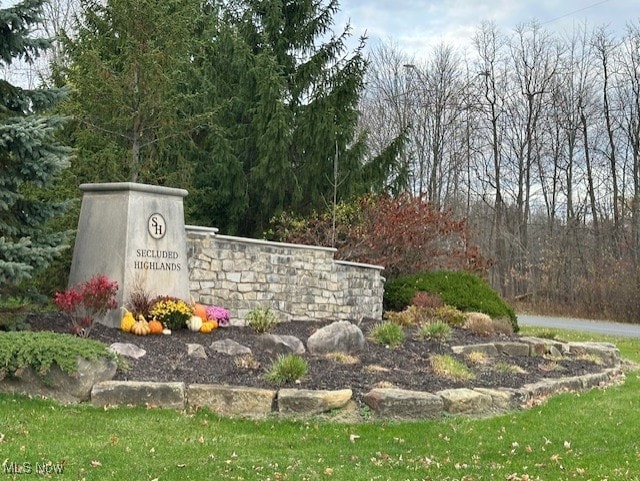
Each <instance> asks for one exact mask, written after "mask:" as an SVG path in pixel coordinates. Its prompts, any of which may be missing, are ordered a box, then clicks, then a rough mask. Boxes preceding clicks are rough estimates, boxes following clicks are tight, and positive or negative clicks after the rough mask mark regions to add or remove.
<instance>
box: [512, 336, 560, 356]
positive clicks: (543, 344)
mask: <svg viewBox="0 0 640 481" xmlns="http://www.w3.org/2000/svg"><path fill="white" fill-rule="evenodd" d="M520 342H524V343H526V344H529V346H530V347H531V354H530V355H531V356H544V355H547V354H548V355H552V356H556V354H557V355H558V357H559V356H562V354H563V353H567V352H568V346H567V344H566V343H564V342H561V341H554V340H553V339H542V338H539V337H529V336H524V337H521V338H520Z"/></svg>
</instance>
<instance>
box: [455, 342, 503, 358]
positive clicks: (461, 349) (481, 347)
mask: <svg viewBox="0 0 640 481" xmlns="http://www.w3.org/2000/svg"><path fill="white" fill-rule="evenodd" d="M451 350H452V351H453V353H454V354H470V353H472V352H480V353H483V354H486V355H487V356H490V357H496V356H497V355H498V350H497V349H496V346H494V345H493V344H491V343H486V344H470V345H468V346H451Z"/></svg>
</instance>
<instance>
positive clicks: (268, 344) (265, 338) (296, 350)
mask: <svg viewBox="0 0 640 481" xmlns="http://www.w3.org/2000/svg"><path fill="white" fill-rule="evenodd" d="M258 346H259V347H260V349H261V350H263V351H265V352H268V353H270V354H291V353H293V354H304V353H305V352H306V349H305V348H304V344H303V343H302V341H301V340H300V339H298V338H297V337H295V336H282V335H277V334H262V335H261V336H259V337H258Z"/></svg>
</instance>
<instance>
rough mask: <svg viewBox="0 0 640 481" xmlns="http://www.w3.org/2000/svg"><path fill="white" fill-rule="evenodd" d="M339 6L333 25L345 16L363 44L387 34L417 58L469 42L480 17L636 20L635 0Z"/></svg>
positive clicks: (614, 25)
mask: <svg viewBox="0 0 640 481" xmlns="http://www.w3.org/2000/svg"><path fill="white" fill-rule="evenodd" d="M340 8H341V12H340V14H339V15H338V16H337V17H336V26H344V24H345V23H346V22H347V21H348V20H350V22H351V25H352V27H353V34H354V37H359V36H360V35H362V34H364V33H365V32H366V34H367V36H368V38H369V41H368V42H367V43H368V45H370V46H372V45H375V44H376V43H378V42H381V41H382V42H387V43H388V42H389V41H390V40H391V41H393V43H395V44H397V46H398V47H399V48H400V49H402V50H403V51H405V52H407V53H408V54H409V55H415V56H416V57H418V58H419V57H421V56H425V57H426V56H427V55H424V52H425V51H429V50H430V48H432V47H433V46H435V45H437V44H439V43H441V42H445V43H447V44H451V45H458V46H461V47H463V48H464V47H467V46H469V45H470V39H471V37H472V35H473V32H474V30H475V28H476V27H477V26H478V25H479V24H480V22H481V21H483V20H489V21H493V22H495V23H496V24H497V25H498V26H499V27H500V28H501V29H502V30H503V31H504V32H505V33H509V32H510V31H512V30H513V29H514V28H515V27H517V26H518V25H520V24H523V23H527V22H529V21H531V20H533V19H535V20H537V21H538V22H539V23H540V24H542V25H543V26H544V27H545V28H547V29H549V30H552V31H561V30H568V31H571V30H572V28H573V25H574V24H576V23H584V21H585V20H586V21H587V22H588V25H589V26H591V27H594V26H600V25H602V24H608V25H609V26H610V27H611V29H612V31H614V32H616V33H619V34H622V32H623V31H624V28H625V25H626V23H627V21H629V20H631V21H634V22H636V23H637V22H640V0H561V1H559V0H340Z"/></svg>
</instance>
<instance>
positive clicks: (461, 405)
mask: <svg viewBox="0 0 640 481" xmlns="http://www.w3.org/2000/svg"><path fill="white" fill-rule="evenodd" d="M436 395H437V396H440V397H441V398H442V401H443V403H444V410H445V411H447V412H449V413H451V414H466V415H478V416H481V415H486V414H489V413H490V412H491V408H492V404H493V400H492V396H491V395H489V394H485V393H482V392H480V391H474V390H473V389H467V388H461V389H445V390H443V391H438V392H437V393H436Z"/></svg>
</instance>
